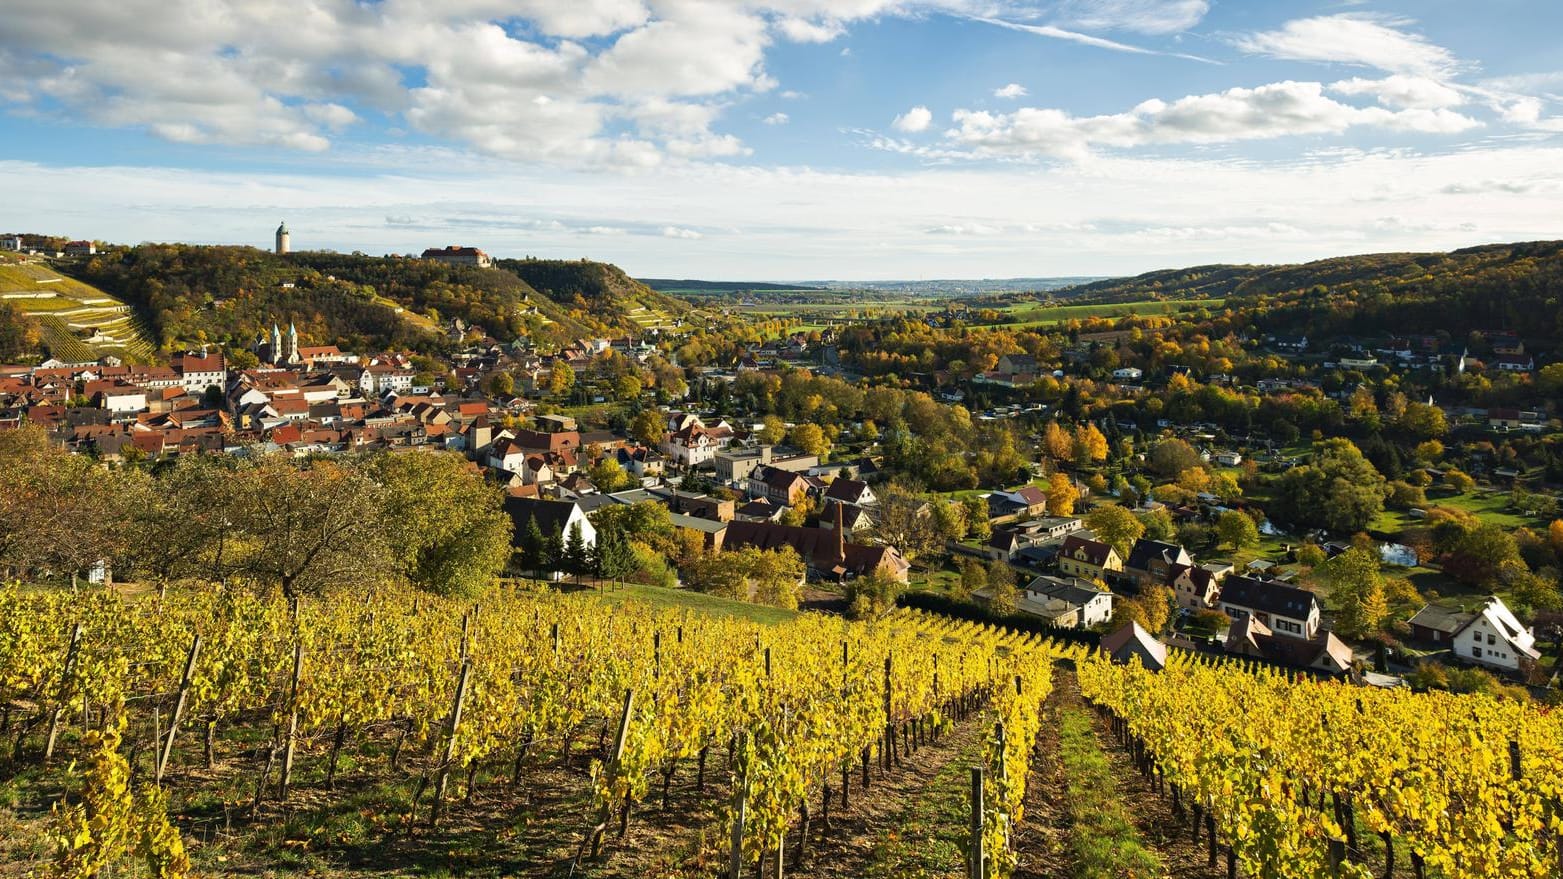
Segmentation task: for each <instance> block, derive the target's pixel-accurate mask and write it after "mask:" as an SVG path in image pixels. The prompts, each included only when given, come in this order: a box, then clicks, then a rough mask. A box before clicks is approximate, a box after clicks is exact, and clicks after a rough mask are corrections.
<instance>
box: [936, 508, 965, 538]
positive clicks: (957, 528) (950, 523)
mask: <svg viewBox="0 0 1563 879" xmlns="http://www.w3.org/2000/svg"><path fill="white" fill-rule="evenodd" d="M933 521H934V530H936V531H937V532H938V534H939V537H940V538H941V539H942V540H964V539H966V505H965V504H963V503H961V502H960V501H943V502H940V501H934V502H933Z"/></svg>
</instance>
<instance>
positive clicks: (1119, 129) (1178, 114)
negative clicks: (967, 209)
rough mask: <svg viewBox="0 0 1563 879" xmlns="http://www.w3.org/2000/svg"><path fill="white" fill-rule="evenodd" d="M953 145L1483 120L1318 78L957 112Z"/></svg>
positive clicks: (1099, 142) (1158, 140) (1179, 137)
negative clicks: (1406, 105)
mask: <svg viewBox="0 0 1563 879" xmlns="http://www.w3.org/2000/svg"><path fill="white" fill-rule="evenodd" d="M955 123H956V127H955V128H954V129H952V130H951V131H949V132H948V133H947V138H948V140H949V141H951V142H952V143H953V144H955V145H958V146H960V147H964V148H967V149H970V150H972V151H973V152H974V153H975V154H977V155H990V156H995V155H996V156H1003V155H1018V156H1051V157H1060V158H1073V159H1079V158H1083V157H1085V156H1087V155H1089V154H1090V152H1091V150H1092V149H1093V148H1095V147H1110V148H1127V147H1138V146H1145V145H1151V144H1212V143H1229V142H1233V141H1242V140H1255V139H1264V138H1275V137H1285V136H1290V135H1300V134H1326V133H1340V132H1343V131H1345V130H1347V129H1348V128H1352V127H1354V126H1376V127H1380V128H1388V129H1393V130H1400V131H1417V132H1424V133H1435V134H1449V133H1455V132H1460V131H1465V130H1467V129H1470V128H1474V127H1476V126H1478V125H1480V124H1481V123H1479V122H1477V121H1476V120H1475V119H1472V118H1469V117H1467V116H1463V115H1461V114H1459V113H1456V112H1454V111H1452V110H1448V109H1442V108H1439V109H1424V108H1416V109H1405V110H1390V109H1386V108H1383V107H1355V106H1352V105H1350V104H1345V103H1342V102H1340V101H1336V100H1333V99H1331V98H1329V97H1327V96H1326V95H1325V94H1324V86H1323V85H1322V84H1320V83H1317V82H1291V81H1288V82H1278V83H1271V84H1269V85H1262V86H1259V87H1257V88H1234V89H1228V90H1226V91H1224V92H1219V93H1215V94H1207V95H1190V96H1188V97H1185V98H1179V99H1178V100H1176V101H1173V102H1171V103H1168V102H1166V101H1162V100H1158V99H1154V98H1153V99H1151V100H1148V101H1145V102H1143V103H1141V104H1139V105H1138V106H1136V107H1134V108H1133V109H1131V110H1129V111H1127V112H1125V113H1117V114H1113V115H1106V116H1086V117H1081V116H1073V115H1070V114H1069V113H1066V112H1064V111H1063V110H1056V109H1039V108H1030V107H1028V108H1024V109H1020V110H1016V111H1014V112H1013V113H989V112H987V111H975V110H957V111H955Z"/></svg>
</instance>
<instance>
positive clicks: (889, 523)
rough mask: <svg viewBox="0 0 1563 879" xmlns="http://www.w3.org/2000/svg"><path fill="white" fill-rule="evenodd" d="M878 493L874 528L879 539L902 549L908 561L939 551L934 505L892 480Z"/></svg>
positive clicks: (875, 535)
mask: <svg viewBox="0 0 1563 879" xmlns="http://www.w3.org/2000/svg"><path fill="white" fill-rule="evenodd" d="M878 494H879V509H878V517H879V518H878V519H877V520H876V521H875V522H874V527H873V531H872V534H873V536H874V538H875V539H876V540H878V541H879V542H880V543H883V544H885V545H886V546H893V547H895V548H896V549H898V550H900V551H901V555H902V556H904V557H905V558H906V559H907V560H908V561H911V560H913V559H917V558H921V557H923V556H925V555H928V554H929V553H932V552H935V551H936V550H938V548H939V546H940V538H939V531H938V528H937V527H936V526H935V524H934V517H933V513H932V506H931V505H930V504H929V503H928V501H927V500H926V499H925V498H924V497H923V496H922V495H921V494H920V493H918V492H917V491H915V490H914V489H911V488H909V487H907V486H905V485H902V484H900V483H896V482H892V483H890V484H889V485H886V486H885V487H884V488H883V489H882V490H880V491H879V493H878Z"/></svg>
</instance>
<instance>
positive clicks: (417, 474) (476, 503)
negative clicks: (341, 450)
mask: <svg viewBox="0 0 1563 879" xmlns="http://www.w3.org/2000/svg"><path fill="white" fill-rule="evenodd" d="M364 470H365V472H366V474H367V475H368V476H369V477H370V478H372V479H374V480H375V481H376V482H377V483H379V486H380V497H381V506H380V508H379V510H378V511H377V513H376V517H377V518H379V519H380V520H381V521H380V523H379V524H380V525H381V527H382V529H383V530H386V531H389V532H390V533H391V535H392V536H391V539H390V547H389V549H390V552H391V554H392V556H393V558H394V559H395V563H396V566H397V568H398V569H399V571H400V573H401V574H402V575H403V576H405V577H406V578H407V579H408V581H409V582H411V583H412V584H413V585H415V586H417V587H418V588H420V589H426V590H428V591H431V592H438V593H441V594H444V595H464V596H474V595H477V594H478V593H479V592H481V591H482V590H483V588H484V587H485V586H487V585H488V584H489V583H491V582H492V581H493V579H494V577H495V576H496V575H497V574H498V573H499V572H500V571H501V570H502V569H503V568H504V566H505V562H506V561H507V560H508V559H509V557H510V554H511V545H510V530H511V524H510V517H509V516H508V515H506V514H505V511H504V506H503V498H502V497H501V496H500V493H499V492H498V491H497V490H496V489H494V488H493V487H492V486H490V485H488V484H487V483H485V482H484V481H483V479H482V477H481V476H478V475H477V474H475V473H473V472H472V471H471V470H470V469H469V467H468V465H467V462H466V461H464V460H462V459H461V458H460V457H458V456H456V455H441V454H428V455H391V454H381V455H377V456H375V457H373V458H371V459H369V460H368V461H366V462H365V466H364Z"/></svg>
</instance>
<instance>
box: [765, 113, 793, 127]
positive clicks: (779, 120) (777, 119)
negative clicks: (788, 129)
mask: <svg viewBox="0 0 1563 879" xmlns="http://www.w3.org/2000/svg"><path fill="white" fill-rule="evenodd" d="M761 121H763V122H764V123H765V124H766V125H786V124H787V123H788V122H790V121H792V117H791V116H788V115H787V114H786V113H772V114H771V115H769V116H767V117H765V119H763V120H761Z"/></svg>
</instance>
